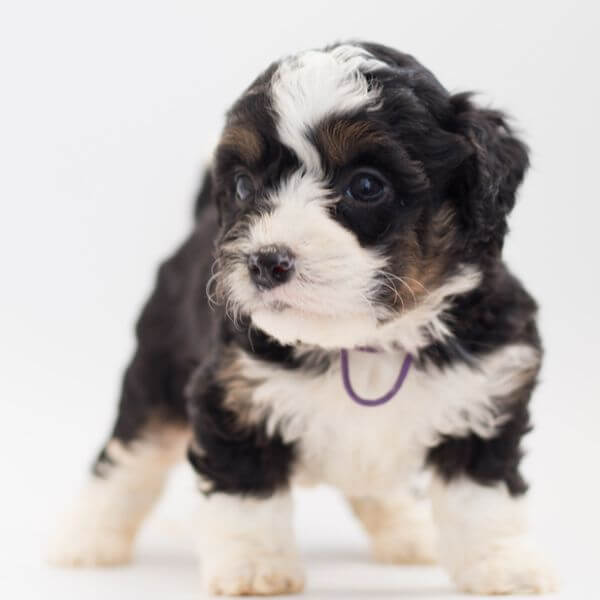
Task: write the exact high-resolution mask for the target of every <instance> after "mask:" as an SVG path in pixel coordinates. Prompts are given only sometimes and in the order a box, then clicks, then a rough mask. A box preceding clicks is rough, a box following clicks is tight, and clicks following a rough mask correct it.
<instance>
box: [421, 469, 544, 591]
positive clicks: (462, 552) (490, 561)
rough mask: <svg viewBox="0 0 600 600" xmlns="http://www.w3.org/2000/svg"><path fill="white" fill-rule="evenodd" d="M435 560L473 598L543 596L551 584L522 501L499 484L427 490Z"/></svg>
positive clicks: (464, 482)
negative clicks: (435, 532)
mask: <svg viewBox="0 0 600 600" xmlns="http://www.w3.org/2000/svg"><path fill="white" fill-rule="evenodd" d="M432 492H433V494H432V499H433V509H434V517H435V520H436V523H437V525H438V527H439V533H440V546H439V557H440V562H441V563H442V564H443V565H444V566H445V567H446V568H447V569H448V571H449V572H450V575H451V576H452V578H453V579H454V581H455V582H456V584H457V585H458V587H459V588H460V589H461V590H463V591H465V592H470V593H474V594H543V593H549V592H552V591H554V590H555V588H556V580H555V577H554V573H553V571H552V570H551V569H550V568H549V566H548V565H547V563H546V561H545V560H544V558H543V556H542V554H541V553H540V552H539V551H538V549H537V548H536V546H535V544H534V543H533V542H532V540H531V539H530V538H529V537H528V535H527V527H526V522H525V507H524V501H523V499H522V498H521V499H516V498H513V497H511V496H510V495H509V493H508V490H507V489H506V486H505V485H504V484H498V485H496V486H482V485H479V484H477V483H475V482H473V481H471V480H469V479H466V478H463V479H460V480H456V481H453V482H450V483H445V482H443V481H441V480H440V479H438V478H436V479H435V481H434V485H433V488H432Z"/></svg>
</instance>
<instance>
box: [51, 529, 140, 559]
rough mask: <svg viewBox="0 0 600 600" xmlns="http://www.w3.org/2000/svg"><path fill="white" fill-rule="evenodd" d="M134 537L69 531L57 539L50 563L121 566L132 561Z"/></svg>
mask: <svg viewBox="0 0 600 600" xmlns="http://www.w3.org/2000/svg"><path fill="white" fill-rule="evenodd" d="M132 549H133V536H132V535H131V534H129V533H123V532H121V531H111V530H109V529H102V528H100V527H97V528H93V527H82V528H77V529H75V528H67V529H65V530H64V531H62V532H60V531H59V532H58V533H56V534H55V535H54V537H53V539H52V540H51V542H50V546H49V548H48V553H47V559H48V562H49V563H50V564H52V565H55V566H61V567H93V566H110V565H121V564H124V563H127V562H129V561H130V560H131V555H132Z"/></svg>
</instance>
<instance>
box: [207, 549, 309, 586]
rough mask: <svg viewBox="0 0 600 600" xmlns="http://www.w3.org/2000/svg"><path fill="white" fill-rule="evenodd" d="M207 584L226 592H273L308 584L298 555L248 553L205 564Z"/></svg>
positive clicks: (209, 560)
mask: <svg viewBox="0 0 600 600" xmlns="http://www.w3.org/2000/svg"><path fill="white" fill-rule="evenodd" d="M203 581H204V587H205V589H206V591H207V592H208V593H209V594H215V595H223V596H250V595H260V596H273V595H278V594H293V593H297V592H301V591H302V589H303V588H304V574H303V571H302V566H301V564H300V561H299V559H298V558H297V557H296V556H286V555H272V554H269V555H265V554H260V553H256V554H254V555H253V554H252V553H250V552H249V553H247V554H244V555H242V556H237V557H236V556H228V557H227V558H221V559H218V560H211V559H210V558H209V559H207V560H206V561H205V562H204V564H203Z"/></svg>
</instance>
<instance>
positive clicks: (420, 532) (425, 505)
mask: <svg viewBox="0 0 600 600" xmlns="http://www.w3.org/2000/svg"><path fill="white" fill-rule="evenodd" d="M349 502H350V506H351V507H352V510H353V511H354V514H355V515H356V516H357V517H358V518H359V519H360V521H361V522H362V524H363V526H364V527H365V529H366V530H367V532H368V534H369V536H370V538H371V547H372V551H373V556H374V557H375V559H376V560H378V561H380V562H384V563H394V564H430V563H432V562H434V561H435V555H436V552H435V548H436V533H435V528H434V524H433V518H432V515H431V507H430V504H429V502H428V501H427V499H425V498H423V497H421V496H418V495H417V494H416V493H413V492H412V491H411V490H406V491H404V492H402V493H396V494H392V495H390V496H363V497H355V498H349Z"/></svg>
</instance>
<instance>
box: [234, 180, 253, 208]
mask: <svg viewBox="0 0 600 600" xmlns="http://www.w3.org/2000/svg"><path fill="white" fill-rule="evenodd" d="M253 193H254V184H253V183H252V179H250V177H248V175H244V174H240V175H238V176H237V177H236V178H235V197H236V199H237V200H238V201H240V202H245V201H247V200H248V199H249V198H250V197H251V196H252V194H253Z"/></svg>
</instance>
